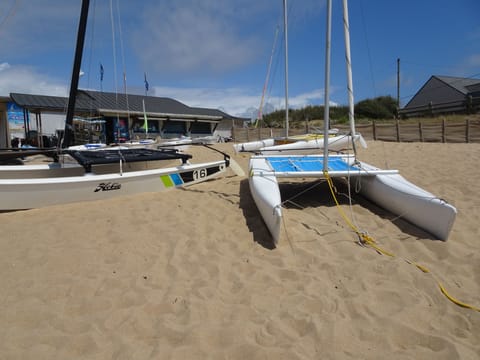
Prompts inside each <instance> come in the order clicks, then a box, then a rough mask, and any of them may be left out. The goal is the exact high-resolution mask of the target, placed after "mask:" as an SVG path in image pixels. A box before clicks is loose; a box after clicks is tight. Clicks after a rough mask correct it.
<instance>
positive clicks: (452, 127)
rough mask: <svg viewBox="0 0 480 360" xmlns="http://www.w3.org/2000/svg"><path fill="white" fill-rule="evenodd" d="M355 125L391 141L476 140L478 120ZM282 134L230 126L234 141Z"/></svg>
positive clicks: (296, 132) (479, 127)
mask: <svg viewBox="0 0 480 360" xmlns="http://www.w3.org/2000/svg"><path fill="white" fill-rule="evenodd" d="M335 128H338V129H339V130H340V131H341V132H348V131H349V127H348V126H347V125H335ZM355 129H356V131H357V132H359V133H360V134H362V136H363V137H364V138H365V140H381V141H394V142H443V143H480V120H470V119H467V120H465V121H461V122H459V121H446V120H442V121H440V120H439V121H438V122H432V121H428V122H422V121H419V122H418V123H412V122H404V121H402V120H399V121H393V122H388V123H386V122H375V121H372V122H369V123H363V124H356V126H355ZM305 132H306V131H305V130H304V129H290V130H289V135H291V136H293V135H301V134H305ZM281 136H285V130H284V129H277V128H257V129H250V128H233V129H232V137H233V140H234V141H235V142H247V141H256V140H262V139H267V138H271V137H281Z"/></svg>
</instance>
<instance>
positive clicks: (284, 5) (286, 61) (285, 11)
mask: <svg viewBox="0 0 480 360" xmlns="http://www.w3.org/2000/svg"><path fill="white" fill-rule="evenodd" d="M287 25H288V19H287V0H283V27H284V31H285V136H286V137H288V127H289V125H288V28H287Z"/></svg>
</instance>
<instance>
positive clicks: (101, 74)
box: [100, 63, 103, 81]
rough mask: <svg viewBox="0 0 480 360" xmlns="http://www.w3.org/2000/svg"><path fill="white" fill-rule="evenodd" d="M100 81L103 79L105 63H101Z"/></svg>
mask: <svg viewBox="0 0 480 360" xmlns="http://www.w3.org/2000/svg"><path fill="white" fill-rule="evenodd" d="M100 81H103V65H102V64H101V63H100Z"/></svg>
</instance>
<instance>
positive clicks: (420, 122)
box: [418, 120, 423, 142]
mask: <svg viewBox="0 0 480 360" xmlns="http://www.w3.org/2000/svg"><path fill="white" fill-rule="evenodd" d="M418 133H419V135H420V142H423V128H422V121H421V120H419V121H418Z"/></svg>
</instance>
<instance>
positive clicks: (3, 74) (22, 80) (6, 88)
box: [0, 63, 68, 96]
mask: <svg viewBox="0 0 480 360" xmlns="http://www.w3.org/2000/svg"><path fill="white" fill-rule="evenodd" d="M13 92H20V93H27V94H38V95H51V96H67V94H68V92H67V87H66V86H65V84H63V83H62V82H61V81H58V80H56V79H51V78H48V77H47V76H44V75H42V74H39V73H38V72H36V71H35V70H34V69H33V68H30V67H27V66H21V65H10V64H8V63H1V64H0V96H8V95H9V94H10V93H13Z"/></svg>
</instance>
